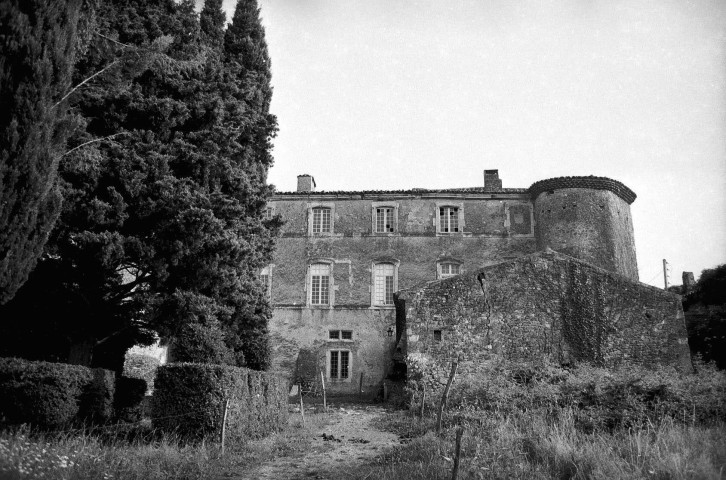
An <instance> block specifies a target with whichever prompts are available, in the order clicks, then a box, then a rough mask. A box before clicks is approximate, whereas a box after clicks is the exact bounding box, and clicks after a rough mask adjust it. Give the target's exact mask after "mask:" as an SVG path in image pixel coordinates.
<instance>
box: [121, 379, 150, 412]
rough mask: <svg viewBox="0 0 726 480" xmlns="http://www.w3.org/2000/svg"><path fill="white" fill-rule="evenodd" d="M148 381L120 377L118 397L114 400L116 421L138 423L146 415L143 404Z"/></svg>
mask: <svg viewBox="0 0 726 480" xmlns="http://www.w3.org/2000/svg"><path fill="white" fill-rule="evenodd" d="M146 389H147V386H146V380H144V379H142V378H131V377H118V378H117V379H116V395H115V396H114V400H113V407H114V412H115V415H114V417H115V419H116V420H117V421H120V422H138V421H139V420H141V418H142V417H143V414H144V408H143V402H144V397H145V396H146Z"/></svg>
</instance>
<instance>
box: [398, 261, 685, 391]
mask: <svg viewBox="0 0 726 480" xmlns="http://www.w3.org/2000/svg"><path fill="white" fill-rule="evenodd" d="M397 302H398V304H399V305H398V306H399V308H400V310H401V311H402V313H404V314H405V334H404V335H402V337H401V342H400V345H401V346H402V347H403V348H404V349H405V352H406V354H407V361H408V363H409V375H411V374H414V375H415V374H416V372H417V371H418V372H424V373H425V374H426V375H427V376H428V377H429V380H431V381H433V382H444V381H445V379H446V376H447V375H448V369H449V364H450V361H451V360H452V359H455V358H458V357H461V364H460V365H461V369H462V370H463V371H468V372H469V373H474V372H476V370H477V366H478V365H481V364H482V363H483V362H487V361H490V360H494V359H496V358H503V359H507V360H510V361H515V362H524V363H533V362H543V361H551V362H555V363H557V364H572V363H577V362H584V361H589V362H595V363H598V364H601V365H604V366H614V365H617V364H620V363H634V364H639V365H644V366H653V365H672V366H674V367H677V368H679V369H683V370H688V369H690V368H691V366H690V354H689V351H688V340H687V334H686V329H685V323H684V318H683V311H682V308H681V302H680V297H679V296H678V295H675V294H672V293H669V292H665V291H663V290H660V289H658V288H655V287H651V286H649V285H645V284H642V283H637V282H632V281H630V280H628V279H627V278H624V277H622V276H620V275H617V274H613V273H611V272H609V271H606V270H604V269H601V268H598V267H596V266H593V265H590V264H588V263H586V262H583V261H580V260H577V259H574V258H572V257H569V256H566V255H561V254H558V253H556V252H553V251H551V250H549V251H546V252H539V253H536V254H532V255H529V256H526V257H522V258H520V259H517V260H513V261H509V262H503V263H500V264H497V265H492V266H489V267H485V268H482V269H480V270H478V271H472V272H469V273H466V274H464V275H461V276H458V277H454V278H450V279H446V280H442V281H439V282H435V283H431V284H429V285H427V286H423V287H420V288H414V289H410V290H407V291H403V292H399V294H398V298H397ZM399 321H400V320H399ZM401 323H403V322H401ZM402 326H403V325H400V326H399V327H402ZM412 370H413V371H412Z"/></svg>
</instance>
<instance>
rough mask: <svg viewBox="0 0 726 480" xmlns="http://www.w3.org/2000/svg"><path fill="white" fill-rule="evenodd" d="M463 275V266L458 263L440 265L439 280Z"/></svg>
mask: <svg viewBox="0 0 726 480" xmlns="http://www.w3.org/2000/svg"><path fill="white" fill-rule="evenodd" d="M460 273H461V265H459V264H458V263H451V262H443V263H439V278H449V277H453V276H454V275H458V274H460Z"/></svg>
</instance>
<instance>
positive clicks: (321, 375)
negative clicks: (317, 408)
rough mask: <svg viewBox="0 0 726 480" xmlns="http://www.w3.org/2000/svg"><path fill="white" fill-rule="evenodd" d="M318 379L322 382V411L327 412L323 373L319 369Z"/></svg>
mask: <svg viewBox="0 0 726 480" xmlns="http://www.w3.org/2000/svg"><path fill="white" fill-rule="evenodd" d="M320 381H321V382H322V383H323V411H324V412H325V413H327V412H328V400H327V399H326V397H325V374H324V373H323V371H322V370H320Z"/></svg>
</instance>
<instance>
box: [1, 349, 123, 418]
mask: <svg viewBox="0 0 726 480" xmlns="http://www.w3.org/2000/svg"><path fill="white" fill-rule="evenodd" d="M113 396H114V373H113V372H111V371H109V370H103V369H100V368H97V369H91V368H88V367H83V366H80V365H68V364H64V363H50V362H35V361H29V360H23V359H19V358H0V422H1V423H3V424H5V425H18V424H23V423H27V424H30V425H32V426H34V427H37V428H40V429H56V428H62V427H65V426H68V425H71V424H84V423H103V422H105V421H107V420H108V419H110V418H111V416H112V414H113Z"/></svg>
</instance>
